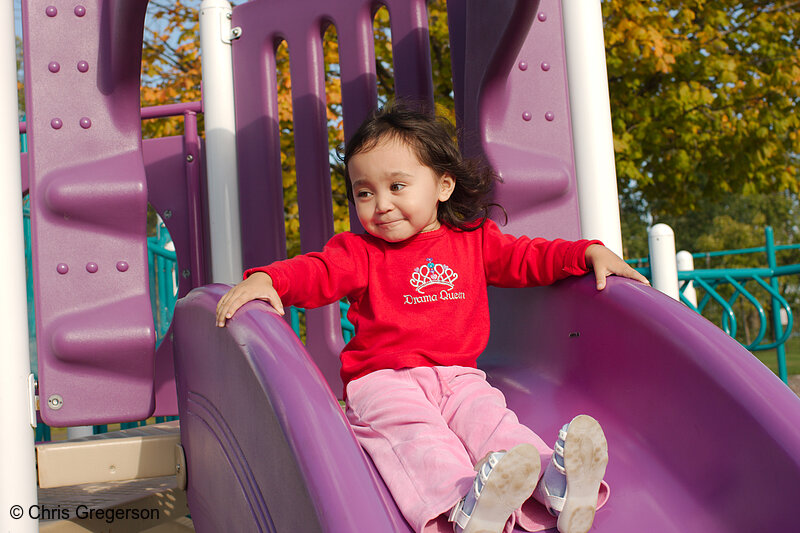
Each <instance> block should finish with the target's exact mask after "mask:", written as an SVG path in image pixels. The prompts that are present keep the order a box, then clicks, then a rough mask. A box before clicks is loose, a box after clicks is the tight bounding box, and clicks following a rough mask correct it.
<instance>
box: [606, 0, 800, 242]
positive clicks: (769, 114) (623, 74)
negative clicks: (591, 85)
mask: <svg viewBox="0 0 800 533" xmlns="http://www.w3.org/2000/svg"><path fill="white" fill-rule="evenodd" d="M602 7H603V15H604V19H605V38H606V52H607V64H608V74H609V90H610V95H611V107H612V122H613V128H614V146H615V151H616V159H617V175H618V180H619V182H618V185H619V191H620V201H621V206H622V209H623V212H624V213H625V215H624V216H623V221H624V223H625V230H626V231H625V233H626V234H636V235H635V237H634V238H633V239H632V241H633V242H632V243H633V244H634V245H635V246H636V247H637V248H638V247H639V246H640V243H641V241H642V238H641V232H642V231H643V228H644V226H645V225H646V224H647V223H648V222H658V221H666V220H665V219H667V218H669V217H676V216H681V215H684V214H687V213H694V214H695V215H696V214H698V213H700V212H702V211H703V210H707V209H709V208H710V207H711V206H713V204H714V203H715V202H719V201H720V200H721V199H723V198H731V197H735V196H737V195H751V194H757V193H764V194H770V193H784V192H785V191H788V192H789V193H793V194H796V193H797V192H798V190H800V187H799V186H798V179H797V163H798V154H799V153H800V138H798V133H797V131H798V126H799V125H800V115H799V114H798V113H797V111H798V109H797V107H798V98H799V97H800V83H798V82H800V49H799V47H798V36H797V28H800V3H798V2H796V1H789V0H784V1H775V2H771V1H755V0H743V1H734V2H730V1H726V0H654V1H651V2H624V3H621V2H610V1H604V2H603V5H602ZM709 229H713V228H709ZM626 240H627V239H626ZM637 252H638V253H641V250H637Z"/></svg>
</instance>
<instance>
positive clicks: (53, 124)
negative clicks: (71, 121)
mask: <svg viewBox="0 0 800 533" xmlns="http://www.w3.org/2000/svg"><path fill="white" fill-rule="evenodd" d="M63 125H64V123H63V122H62V121H61V119H60V118H54V119H53V120H51V121H50V127H51V128H53V129H54V130H60V129H61V126H63Z"/></svg>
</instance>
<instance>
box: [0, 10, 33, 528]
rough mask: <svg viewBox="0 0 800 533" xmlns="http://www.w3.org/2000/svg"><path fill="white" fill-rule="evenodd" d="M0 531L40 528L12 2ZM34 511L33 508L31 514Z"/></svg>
mask: <svg viewBox="0 0 800 533" xmlns="http://www.w3.org/2000/svg"><path fill="white" fill-rule="evenodd" d="M0 36H2V37H0V202H2V203H0V218H1V219H2V222H0V227H2V228H3V231H2V232H0V250H4V251H5V252H4V255H3V260H2V261H0V280H3V282H2V283H0V302H3V306H4V307H5V308H6V309H7V311H8V312H6V313H4V316H3V321H2V326H0V328H2V331H0V342H2V349H0V428H3V436H2V441H0V442H1V444H0V531H3V532H5V531H14V533H17V532H21V533H30V532H38V531H39V523H38V520H34V519H33V518H31V513H30V512H29V511H30V509H31V508H33V510H34V512H35V511H36V507H35V506H36V505H37V494H36V492H37V491H36V462H35V456H34V447H33V431H32V427H33V425H34V424H35V422H36V419H35V418H34V416H35V413H33V411H32V391H31V386H32V383H33V376H32V374H31V369H30V364H31V363H30V353H29V345H28V312H27V309H28V295H27V291H26V287H27V282H26V280H25V237H24V233H23V227H22V173H21V169H20V158H19V115H18V109H17V105H18V104H17V62H16V57H17V56H16V42H15V39H14V3H13V2H6V7H5V8H2V9H0ZM33 516H38V513H35V514H33Z"/></svg>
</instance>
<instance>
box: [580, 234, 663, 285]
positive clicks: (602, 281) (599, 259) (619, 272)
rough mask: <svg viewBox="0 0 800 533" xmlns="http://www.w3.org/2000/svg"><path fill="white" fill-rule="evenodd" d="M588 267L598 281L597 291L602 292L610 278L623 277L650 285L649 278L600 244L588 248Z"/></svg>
mask: <svg viewBox="0 0 800 533" xmlns="http://www.w3.org/2000/svg"><path fill="white" fill-rule="evenodd" d="M586 265H587V266H590V267H591V268H592V270H594V277H595V279H596V280H597V290H598V291H602V290H603V289H605V287H606V278H607V277H608V276H613V275H616V276H622V277H624V278H630V279H633V280H636V281H640V282H642V283H644V284H646V285H650V282H649V281H647V278H646V277H644V276H642V275H641V274H639V272H637V271H636V270H634V269H633V267H631V266H630V265H629V264H628V263H626V262H625V261H623V260H622V259H621V258H620V257H619V256H618V255H617V254H615V253H614V252H612V251H611V250H609V249H608V248H606V247H605V246H602V245H600V244H592V245H590V246H589V247H588V248H586Z"/></svg>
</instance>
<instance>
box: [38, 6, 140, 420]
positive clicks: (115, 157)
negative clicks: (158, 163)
mask: <svg viewBox="0 0 800 533" xmlns="http://www.w3.org/2000/svg"><path fill="white" fill-rule="evenodd" d="M78 7H81V9H78ZM78 7H76V5H75V4H74V3H65V2H52V1H51V0H46V1H45V0H31V1H28V2H23V21H24V24H25V28H26V32H25V36H24V38H25V42H24V48H25V81H26V83H25V89H26V105H27V131H28V139H29V156H28V157H29V159H28V163H29V165H30V173H29V180H30V198H31V223H32V245H33V269H34V280H35V283H34V288H35V299H36V331H37V350H38V358H39V365H40V366H39V395H40V398H41V399H42V401H41V414H42V418H43V419H44V421H45V422H46V423H47V424H49V425H51V426H67V425H79V424H85V423H96V424H99V423H105V422H114V421H119V420H139V419H142V418H146V417H147V416H149V415H150V413H152V412H153V402H154V398H153V375H154V374H153V368H154V365H153V360H154V351H155V336H154V327H153V319H152V315H151V312H150V295H149V291H148V283H147V245H146V241H145V239H144V235H145V225H146V213H147V187H146V183H145V170H144V164H143V160H142V155H141V126H140V116H139V71H140V69H141V46H142V45H141V42H142V28H143V25H144V15H145V8H146V2H100V1H93V2H84V3H83V5H82V6H78ZM112 22H117V23H112ZM34 36H35V37H34Z"/></svg>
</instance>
